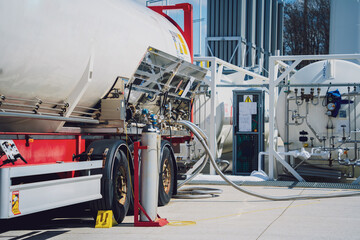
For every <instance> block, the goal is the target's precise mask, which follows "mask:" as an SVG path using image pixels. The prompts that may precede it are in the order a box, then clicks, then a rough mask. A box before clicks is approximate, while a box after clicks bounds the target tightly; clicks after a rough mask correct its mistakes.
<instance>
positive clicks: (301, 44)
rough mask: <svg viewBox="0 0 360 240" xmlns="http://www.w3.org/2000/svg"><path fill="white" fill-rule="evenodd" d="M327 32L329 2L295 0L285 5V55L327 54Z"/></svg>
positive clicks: (323, 0)
mask: <svg viewBox="0 0 360 240" xmlns="http://www.w3.org/2000/svg"><path fill="white" fill-rule="evenodd" d="M329 31H330V0H296V1H294V2H293V3H287V4H286V5H285V11H284V50H285V53H286V54H288V55H305V54H327V53H329ZM302 66H304V65H302Z"/></svg>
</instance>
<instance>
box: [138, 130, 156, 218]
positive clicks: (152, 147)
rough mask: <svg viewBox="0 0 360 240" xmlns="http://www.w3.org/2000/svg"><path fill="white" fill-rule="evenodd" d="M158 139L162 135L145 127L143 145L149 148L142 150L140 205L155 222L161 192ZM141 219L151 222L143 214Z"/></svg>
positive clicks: (142, 137) (142, 138)
mask: <svg viewBox="0 0 360 240" xmlns="http://www.w3.org/2000/svg"><path fill="white" fill-rule="evenodd" d="M158 138H160V135H159V134H158V131H157V129H156V128H154V127H153V126H152V125H151V124H149V125H146V126H145V127H144V129H143V131H142V136H141V145H143V146H147V149H143V150H141V165H140V166H141V167H140V175H141V182H140V188H141V189H140V203H141V206H143V208H144V210H145V211H146V213H147V214H148V216H149V217H150V218H151V220H153V221H155V220H156V218H157V205H158V191H159V170H158V169H159V156H158ZM140 219H141V221H143V222H148V221H149V219H148V218H147V217H146V215H145V214H144V213H143V212H141V214H140Z"/></svg>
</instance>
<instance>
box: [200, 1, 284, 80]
mask: <svg viewBox="0 0 360 240" xmlns="http://www.w3.org/2000/svg"><path fill="white" fill-rule="evenodd" d="M207 1H208V2H207V37H206V48H207V56H215V57H218V58H221V59H223V60H225V61H228V62H230V63H232V64H234V65H237V66H241V67H247V68H252V69H254V70H256V69H257V70H258V72H260V73H263V74H265V75H266V74H267V69H268V58H269V56H272V55H276V54H277V52H278V50H279V51H280V54H282V53H283V46H282V45H283V39H282V38H283V13H284V3H283V1H282V0H207ZM259 69H260V70H259ZM264 69H265V70H264Z"/></svg>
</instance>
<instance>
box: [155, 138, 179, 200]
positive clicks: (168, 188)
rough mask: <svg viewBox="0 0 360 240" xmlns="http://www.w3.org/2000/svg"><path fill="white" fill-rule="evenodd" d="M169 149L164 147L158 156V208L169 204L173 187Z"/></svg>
mask: <svg viewBox="0 0 360 240" xmlns="http://www.w3.org/2000/svg"><path fill="white" fill-rule="evenodd" d="M169 148H170V146H168V145H165V146H164V147H163V149H162V151H161V156H160V158H161V162H160V174H159V199H158V205H159V206H165V205H167V204H168V203H169V202H170V199H171V196H172V194H173V191H174V186H175V170H174V162H173V160H174V159H173V155H172V154H171V151H170V149H169Z"/></svg>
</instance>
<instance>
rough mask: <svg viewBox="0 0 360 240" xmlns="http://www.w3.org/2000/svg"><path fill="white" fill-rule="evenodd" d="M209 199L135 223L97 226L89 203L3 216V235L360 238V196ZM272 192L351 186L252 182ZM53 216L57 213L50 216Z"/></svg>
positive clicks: (226, 190) (228, 191) (183, 202)
mask: <svg viewBox="0 0 360 240" xmlns="http://www.w3.org/2000/svg"><path fill="white" fill-rule="evenodd" d="M209 187H216V188H221V189H222V190H223V193H222V194H221V195H220V196H219V197H216V198H209V199H197V200H189V199H172V200H171V202H170V204H169V205H167V206H165V207H161V208H159V209H158V212H159V214H160V216H162V217H165V218H167V219H168V220H169V221H170V225H167V226H164V227H161V228H154V227H153V228H145V227H134V226H133V217H132V216H128V217H126V218H125V221H124V222H123V223H122V224H120V225H117V226H114V227H113V228H110V229H95V228H94V224H95V222H94V221H93V220H92V219H91V217H90V214H89V212H88V211H86V210H84V207H85V205H79V206H76V207H70V208H64V209H61V210H57V211H52V212H50V213H46V214H38V215H31V216H28V217H26V218H25V217H24V218H19V219H16V220H11V221H7V222H1V224H0V225H1V226H0V229H1V232H0V233H1V234H0V240H5V239H12V240H23V239H26V240H29V239H31V240H32V239H36V240H42V239H49V238H51V239H54V240H60V239H76V240H82V239H84V240H85V239H86V240H91V239H100V240H107V239H126V240H130V239H141V240H143V239H157V240H159V239H160V240H161V239H182V240H183V239H206V240H210V239H216V240H219V239H221V240H225V239H360V230H359V229H358V226H359V225H360V201H359V200H360V196H356V197H346V198H332V199H319V200H297V201H280V202H274V201H269V200H263V199H259V198H256V197H252V196H249V195H246V194H243V193H241V192H238V191H236V190H235V189H233V188H232V187H229V186H209ZM246 188H247V189H250V190H252V191H256V192H258V193H263V194H268V195H276V196H281V195H300V194H331V193H334V192H339V191H345V190H334V189H303V188H295V189H288V188H277V187H246ZM51 217H56V218H54V219H52V220H51V219H50V218H51Z"/></svg>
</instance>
